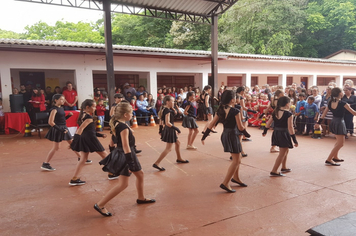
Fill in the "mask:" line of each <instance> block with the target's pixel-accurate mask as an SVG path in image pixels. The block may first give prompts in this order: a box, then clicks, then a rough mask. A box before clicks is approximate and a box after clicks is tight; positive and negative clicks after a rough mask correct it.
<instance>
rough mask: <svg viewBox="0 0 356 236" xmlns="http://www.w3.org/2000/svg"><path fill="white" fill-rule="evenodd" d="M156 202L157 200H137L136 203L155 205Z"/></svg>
mask: <svg viewBox="0 0 356 236" xmlns="http://www.w3.org/2000/svg"><path fill="white" fill-rule="evenodd" d="M155 202H156V200H154V199H148V200H147V199H146V198H145V200H140V199H137V200H136V203H137V204H149V203H155Z"/></svg>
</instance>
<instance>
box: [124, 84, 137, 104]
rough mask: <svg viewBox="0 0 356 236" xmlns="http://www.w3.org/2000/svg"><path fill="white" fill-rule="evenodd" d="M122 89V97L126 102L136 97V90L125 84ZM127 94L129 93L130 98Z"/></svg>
mask: <svg viewBox="0 0 356 236" xmlns="http://www.w3.org/2000/svg"><path fill="white" fill-rule="evenodd" d="M123 87H124V96H125V98H126V100H127V101H130V100H131V98H132V96H135V95H136V89H135V88H133V87H131V86H130V84H129V83H125V84H124V86H123ZM129 92H130V93H131V97H128V93H129Z"/></svg>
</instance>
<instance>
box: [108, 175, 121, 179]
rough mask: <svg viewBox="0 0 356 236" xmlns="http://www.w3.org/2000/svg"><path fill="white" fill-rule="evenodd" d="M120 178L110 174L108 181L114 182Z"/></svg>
mask: <svg viewBox="0 0 356 236" xmlns="http://www.w3.org/2000/svg"><path fill="white" fill-rule="evenodd" d="M118 178H119V176H118V175H114V174H108V180H114V179H118Z"/></svg>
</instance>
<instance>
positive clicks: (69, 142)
mask: <svg viewBox="0 0 356 236" xmlns="http://www.w3.org/2000/svg"><path fill="white" fill-rule="evenodd" d="M67 142H68V144H69V145H71V144H72V142H73V140H67ZM73 152H74V153H75V155H77V157H78V158H80V154H79V152H77V151H73Z"/></svg>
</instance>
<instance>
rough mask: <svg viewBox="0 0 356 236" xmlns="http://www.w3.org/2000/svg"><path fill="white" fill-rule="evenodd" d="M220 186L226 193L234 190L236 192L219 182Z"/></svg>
mask: <svg viewBox="0 0 356 236" xmlns="http://www.w3.org/2000/svg"><path fill="white" fill-rule="evenodd" d="M220 188H222V189H224V190H225V191H227V192H228V193H234V192H236V190H235V189H229V188H228V187H226V186H225V185H223V184H220Z"/></svg>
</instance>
